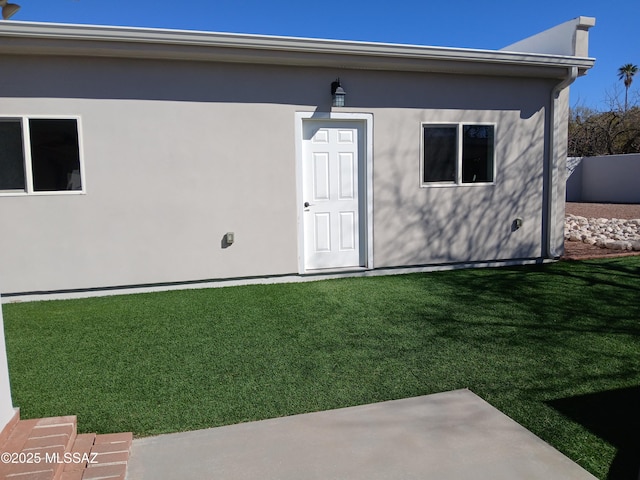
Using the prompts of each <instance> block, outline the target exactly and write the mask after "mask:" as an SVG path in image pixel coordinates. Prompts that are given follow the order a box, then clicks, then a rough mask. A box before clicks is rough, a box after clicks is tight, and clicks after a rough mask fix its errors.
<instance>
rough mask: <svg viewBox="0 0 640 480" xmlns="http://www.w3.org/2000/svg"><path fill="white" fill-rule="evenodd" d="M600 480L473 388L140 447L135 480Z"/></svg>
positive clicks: (135, 450)
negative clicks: (496, 407) (469, 479)
mask: <svg viewBox="0 0 640 480" xmlns="http://www.w3.org/2000/svg"><path fill="white" fill-rule="evenodd" d="M175 478H180V479H182V480H188V479H203V478H215V479H216V480H227V479H229V480H231V479H233V480H244V479H262V480H271V479H279V480H305V479H318V480H320V479H321V480H329V479H341V480H360V479H362V480H377V479H394V480H395V479H438V480H447V479H452V480H453V479H455V480H459V479H462V478H474V479H476V480H477V479H491V480H500V479H504V480H513V479H531V480H536V479H540V480H554V479H558V480H560V479H562V480H568V479H576V480H578V479H580V480H587V479H594V478H595V477H594V476H593V475H591V474H589V473H588V472H587V471H585V470H584V469H582V468H581V467H580V466H578V465H577V464H575V463H574V462H572V461H571V460H569V459H568V458H567V457H565V456H564V455H562V454H561V453H560V452H558V451H557V450H555V449H554V448H552V447H551V446H550V445H548V444H547V443H545V442H543V441H542V440H541V439H539V438H538V437H536V436H535V435H533V434H532V433H531V432H529V431H528V430H526V429H525V428H523V427H522V426H520V425H519V424H517V423H516V422H514V421H513V420H511V419H510V418H509V417H507V416H506V415H504V414H502V413H501V412H499V411H498V410H497V409H495V408H493V407H492V406H491V405H489V404H488V403H487V402H485V401H484V400H482V399H481V398H480V397H478V396H477V395H475V394H474V393H472V392H471V391H469V390H456V391H452V392H446V393H439V394H435V395H427V396H422V397H415V398H409V399H403V400H394V401H389V402H383V403H377V404H371V405H363V406H357V407H350V408H343V409H339V410H331V411H324V412H316V413H309V414H304V415H295V416H290V417H283V418H275V419H270V420H263V421H259V422H251V423H244V424H238V425H230V426H225V427H218V428H212V429H209V430H198V431H194V432H184V433H176V434H169V435H161V436H157V437H148V438H142V439H137V440H134V442H133V446H132V451H131V457H130V460H129V468H128V473H127V479H128V480H143V479H154V480H161V479H175Z"/></svg>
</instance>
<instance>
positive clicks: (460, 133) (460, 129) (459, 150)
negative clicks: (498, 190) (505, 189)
mask: <svg viewBox="0 0 640 480" xmlns="http://www.w3.org/2000/svg"><path fill="white" fill-rule="evenodd" d="M465 126H471V127H476V126H477V127H493V144H492V145H491V147H492V152H493V155H492V159H491V171H492V172H493V174H492V177H491V178H492V179H491V181H489V182H463V181H462V159H463V145H464V127H465ZM452 127H455V129H456V160H455V162H456V164H455V180H453V181H433V182H425V181H424V168H425V158H424V153H425V152H424V149H425V145H424V130H425V128H452ZM497 129H498V127H497V124H496V123H492V122H421V123H420V188H442V187H477V186H487V185H495V184H496V137H497Z"/></svg>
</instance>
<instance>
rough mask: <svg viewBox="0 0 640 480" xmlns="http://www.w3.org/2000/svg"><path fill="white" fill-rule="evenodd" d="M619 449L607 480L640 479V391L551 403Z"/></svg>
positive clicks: (627, 390) (564, 399)
mask: <svg viewBox="0 0 640 480" xmlns="http://www.w3.org/2000/svg"><path fill="white" fill-rule="evenodd" d="M547 404H548V405H550V406H551V407H553V408H554V409H556V410H557V411H559V412H560V413H562V414H563V415H564V416H566V417H568V418H570V419H572V420H574V421H576V422H578V423H580V424H581V425H583V426H584V427H585V428H587V429H588V430H589V431H591V432H592V433H594V434H595V435H597V436H598V437H600V438H602V439H603V440H605V441H607V442H608V443H610V444H611V445H613V446H615V447H616V448H617V450H618V451H617V454H616V457H615V458H614V460H613V462H612V463H611V467H610V468H609V473H608V475H607V480H638V479H640V387H630V388H623V389H618V390H608V391H604V392H598V393H592V394H587V395H579V396H576V397H570V398H561V399H558V400H551V401H549V402H547Z"/></svg>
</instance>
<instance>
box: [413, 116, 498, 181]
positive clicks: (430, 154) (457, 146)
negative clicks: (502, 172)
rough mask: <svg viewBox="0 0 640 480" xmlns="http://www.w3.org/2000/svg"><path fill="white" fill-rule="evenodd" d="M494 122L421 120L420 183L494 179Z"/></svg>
mask: <svg viewBox="0 0 640 480" xmlns="http://www.w3.org/2000/svg"><path fill="white" fill-rule="evenodd" d="M494 151H495V126H494V125H486V124H463V123H460V124H430V123H423V124H422V164H421V170H422V172H421V174H422V175H421V176H422V178H421V185H423V186H427V185H459V184H470V183H493V180H494V165H495V156H494Z"/></svg>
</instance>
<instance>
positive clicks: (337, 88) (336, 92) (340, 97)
mask: <svg viewBox="0 0 640 480" xmlns="http://www.w3.org/2000/svg"><path fill="white" fill-rule="evenodd" d="M346 96H347V92H345V91H344V88H342V85H340V79H339V78H337V79H336V81H335V82H331V98H333V106H334V107H344V97H346Z"/></svg>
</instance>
